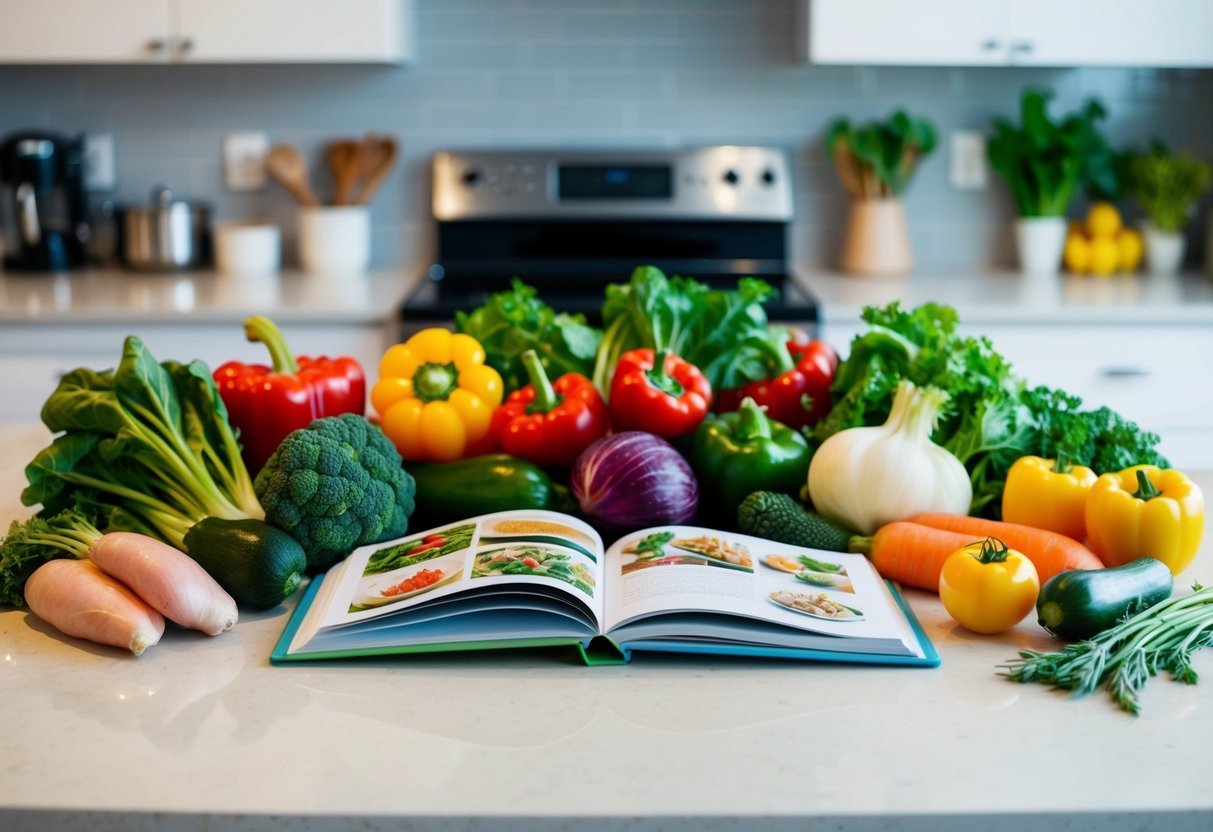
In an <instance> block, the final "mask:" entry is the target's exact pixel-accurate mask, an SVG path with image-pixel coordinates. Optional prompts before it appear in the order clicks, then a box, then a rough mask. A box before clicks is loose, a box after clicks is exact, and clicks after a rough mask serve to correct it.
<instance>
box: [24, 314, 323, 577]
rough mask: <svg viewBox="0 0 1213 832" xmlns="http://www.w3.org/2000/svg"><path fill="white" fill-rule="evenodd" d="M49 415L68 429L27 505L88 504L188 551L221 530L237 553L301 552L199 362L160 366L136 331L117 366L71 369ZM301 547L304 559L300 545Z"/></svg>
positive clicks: (47, 509)
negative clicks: (276, 521)
mask: <svg viewBox="0 0 1213 832" xmlns="http://www.w3.org/2000/svg"><path fill="white" fill-rule="evenodd" d="M42 421H43V422H44V423H45V424H46V426H47V427H48V428H50V430H51V432H52V433H59V436H57V437H56V438H55V439H54V441H53V442H52V443H51V444H50V445H49V446H47V447H46V448H44V449H42V450H41V451H40V452H39V453H38V455H37V456H36V457H35V458H34V460H33V461H32V462H31V463H30V464H29V465H28V466H26V469H25V475H26V479H27V480H28V483H29V485H28V486H27V487H26V489H25V490H24V491H23V492H22V493H21V501H22V503H24V504H25V505H27V506H32V505H37V504H39V503H40V504H41V505H42V515H43V516H46V517H49V516H52V515H55V514H58V513H59V512H62V511H65V510H68V509H72V508H79V509H81V510H83V511H84V512H85V513H86V514H87V515H88V516H89V517H92V518H95V520H96V523H97V526H98V527H99V528H101V529H103V530H104V531H107V532H110V531H133V532H139V533H141V534H147V535H151V536H152V537H157V538H159V539H161V540H164V541H165V542H167V543H169V544H171V545H173V546H175V547H177V548H179V549H182V550H184V551H189V547H188V545H187V544H188V540H187V535H189V534H190V533H191V532H193V531H194V530H195V529H199V528H203V529H211V530H213V533H211V534H208V535H207V539H208V540H209V541H210V543H211V544H212V545H213V544H215V543H216V542H218V543H219V545H220V546H221V547H223V548H226V547H227V546H228V545H229V544H230V547H231V549H230V553H231V557H232V558H233V559H243V558H247V557H248V556H249V555H250V554H251V551H260V549H258V547H263V548H266V549H268V548H269V547H276V548H277V549H278V550H281V548H282V547H283V546H284V545H286V544H289V545H290V546H292V547H297V544H295V542H294V541H293V540H291V539H290V538H288V537H286V536H285V535H283V534H282V533H281V532H279V531H278V530H276V529H274V528H272V527H270V526H268V525H266V524H265V523H263V522H261V521H262V520H263V518H264V516H265V513H264V511H263V510H262V507H261V504H260V502H259V501H258V499H257V495H256V494H255V493H254V490H253V482H252V480H251V479H250V477H249V473H248V469H247V468H245V465H244V461H243V460H242V459H241V457H240V446H239V444H237V441H236V437H235V434H234V433H233V432H232V428H231V426H230V425H229V423H228V419H227V408H226V407H225V406H224V404H223V400H222V399H221V398H220V397H219V391H218V389H217V388H216V387H215V383H214V381H213V380H212V379H211V374H210V371H209V370H208V369H207V367H206V365H205V364H203V363H202V362H200V361H194V362H192V363H190V364H180V363H177V362H173V361H166V362H164V363H157V361H156V359H155V358H154V357H153V356H152V354H151V353H150V352H149V351H148V349H147V348H146V347H145V346H144V345H143V342H142V341H140V339H138V338H136V337H134V336H131V337H129V338H127V339H126V342H125V343H124V345H123V350H122V360H121V362H120V363H119V365H118V368H117V369H116V370H106V371H104V372H98V371H96V370H90V369H87V368H81V369H77V370H73V371H71V372H70V373H68V374H66V375H65V376H64V377H63V378H62V379H61V380H60V382H59V386H58V387H57V388H56V389H55V392H54V393H53V394H52V395H51V397H50V398H49V399H47V401H46V403H45V404H44V405H43V407H42ZM232 523H235V524H238V528H233V527H232V526H231V524H232ZM284 540H285V544H284V543H283V541H284ZM291 554H292V556H295V557H297V559H298V560H299V561H302V559H303V552H302V550H301V549H299V550H297V551H295V552H292V553H291ZM221 583H222V582H221Z"/></svg>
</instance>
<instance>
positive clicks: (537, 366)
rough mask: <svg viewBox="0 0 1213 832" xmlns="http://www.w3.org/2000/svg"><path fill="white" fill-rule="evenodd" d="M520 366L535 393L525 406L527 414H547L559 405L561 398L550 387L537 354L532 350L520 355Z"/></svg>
mask: <svg viewBox="0 0 1213 832" xmlns="http://www.w3.org/2000/svg"><path fill="white" fill-rule="evenodd" d="M522 366H523V368H524V369H525V370H526V375H527V378H528V379H529V380H530V382H531V387H532V388H533V389H534V391H535V398H534V399H533V400H532V401H531V403H530V404H529V405H528V406H527V409H526V410H527V413H547V412H548V411H549V410H551V409H552V408H554V407H556V405H558V404H560V401H561V397H560V396H559V395H558V394H557V393H556V390H555V388H553V387H552V382H551V381H550V380H549V379H548V374H547V373H546V372H544V369H543V362H542V361H540V360H539V353H537V352H535V351H534V350H527V351H526V352H524V353H523V354H522Z"/></svg>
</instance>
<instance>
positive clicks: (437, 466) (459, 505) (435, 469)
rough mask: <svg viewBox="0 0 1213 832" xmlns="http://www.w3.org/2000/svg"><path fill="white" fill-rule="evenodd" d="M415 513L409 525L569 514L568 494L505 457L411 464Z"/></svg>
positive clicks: (529, 467) (544, 475) (535, 470)
mask: <svg viewBox="0 0 1213 832" xmlns="http://www.w3.org/2000/svg"><path fill="white" fill-rule="evenodd" d="M409 473H410V474H412V475H413V481H414V482H416V483H417V493H416V496H415V502H416V509H415V511H414V514H413V520H412V521H411V523H410V525H411V526H413V527H414V528H421V527H423V526H424V527H429V526H437V525H440V524H442V523H448V522H450V521H452V520H466V519H468V518H469V517H476V516H477V515H481V514H489V513H491V512H494V511H509V510H511V509H519V508H542V509H551V510H553V511H571V510H572V509H575V508H576V506H575V505H574V504H573V503H572V501H571V500H570V499H569V495H568V490H567V489H565V488H562V487H561V486H559V485H556V484H555V483H553V482H552V478H551V477H549V476H548V475H547V473H546V472H545V471H544V470H543V469H542V468H540V467H539V466H538V465H535V464H533V463H531V462H527V461H526V460H525V459H519V458H518V457H514V456H510V455H509V454H485V455H484V456H473V457H469V458H467V459H458V460H455V461H454V462H441V463H433V464H430V465H414V466H411V467H410V468H409Z"/></svg>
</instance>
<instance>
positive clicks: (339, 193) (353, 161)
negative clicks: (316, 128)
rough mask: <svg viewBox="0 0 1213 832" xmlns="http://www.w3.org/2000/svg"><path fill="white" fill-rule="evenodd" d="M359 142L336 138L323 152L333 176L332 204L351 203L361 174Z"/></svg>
mask: <svg viewBox="0 0 1213 832" xmlns="http://www.w3.org/2000/svg"><path fill="white" fill-rule="evenodd" d="M361 153H362V151H361V143H359V142H357V141H354V140H353V139H338V140H337V141H335V142H332V143H331V144H329V146H328V149H327V150H326V152H325V157H326V158H327V160H328V165H329V172H330V173H331V174H332V176H333V182H334V189H333V204H334V205H351V204H352V203H353V200H354V188H355V186H356V185H357V184H358V180H359V178H360V177H361V175H362V171H361Z"/></svg>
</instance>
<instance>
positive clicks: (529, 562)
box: [522, 556, 539, 569]
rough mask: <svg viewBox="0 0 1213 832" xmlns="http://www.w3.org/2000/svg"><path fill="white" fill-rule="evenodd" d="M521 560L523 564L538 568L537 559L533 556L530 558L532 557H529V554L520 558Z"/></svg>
mask: <svg viewBox="0 0 1213 832" xmlns="http://www.w3.org/2000/svg"><path fill="white" fill-rule="evenodd" d="M522 562H523V564H525V565H526V566H528V567H530V568H531V569H538V568H539V561H537V560H535V559H534V558H532V557H529V556H528V557H525V558H523V559H522Z"/></svg>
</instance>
